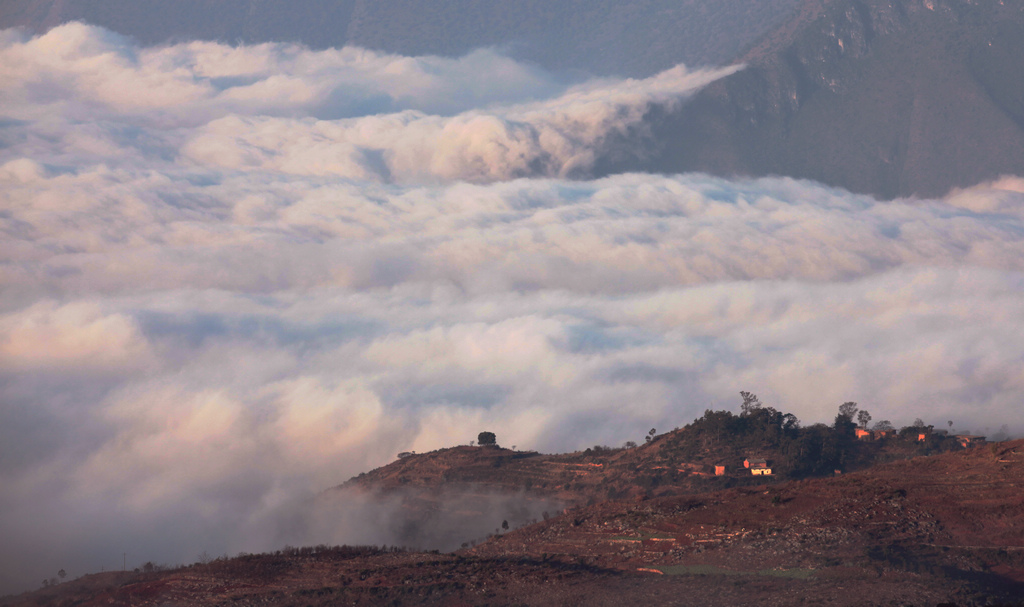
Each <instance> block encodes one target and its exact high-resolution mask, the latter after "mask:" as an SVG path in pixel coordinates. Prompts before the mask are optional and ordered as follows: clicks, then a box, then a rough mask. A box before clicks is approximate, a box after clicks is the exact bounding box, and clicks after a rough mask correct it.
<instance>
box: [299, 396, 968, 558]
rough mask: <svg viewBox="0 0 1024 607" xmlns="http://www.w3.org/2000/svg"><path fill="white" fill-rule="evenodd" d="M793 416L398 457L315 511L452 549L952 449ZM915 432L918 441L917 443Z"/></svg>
mask: <svg viewBox="0 0 1024 607" xmlns="http://www.w3.org/2000/svg"><path fill="white" fill-rule="evenodd" d="M794 421H795V418H793V417H792V416H789V415H785V414H783V413H780V412H778V411H776V410H774V409H772V408H770V407H764V408H757V409H753V410H751V411H748V412H745V413H743V414H741V415H734V414H732V413H729V412H726V411H708V412H706V413H705V415H704V416H703V417H701V418H699V419H697V420H695V421H694V422H693V423H691V424H689V425H687V426H686V427H684V428H680V429H676V430H673V431H671V432H667V433H664V434H661V435H651V436H650V440H649V441H648V442H647V443H646V444H643V445H640V446H632V447H623V448H619V449H611V448H608V447H602V446H595V447H593V448H589V449H587V450H585V451H579V452H575V453H564V454H541V453H537V452H532V451H529V452H522V451H513V450H510V449H504V448H501V447H498V446H484V447H479V446H478V447H473V446H458V447H451V448H446V449H439V450H436V451H432V452H430V453H422V454H411V455H409V454H405V456H404V457H401V458H399V459H398V460H396V461H394V462H392V463H390V464H388V465H386V466H382V467H381V468H377V469H375V470H371V471H369V472H366V473H363V474H360V475H359V476H357V477H355V478H353V479H350V480H349V481H347V482H346V483H344V484H342V485H340V486H338V487H336V488H334V489H332V490H329V491H326V492H324V493H323V494H322V495H321V496H320V498H318V504H317V509H318V511H320V512H325V513H330V512H338V511H339V510H350V509H351V508H352V507H353V506H352V504H353V503H357V504H360V506H359V507H361V508H369V509H371V510H373V511H380V512H387V513H388V516H387V517H386V520H385V519H383V518H379V517H376V518H375V519H374V520H375V524H377V525H378V526H380V527H381V528H382V529H383V532H384V533H385V537H387V538H388V542H389V543H395V544H399V545H404V546H412V547H416V548H439V549H442V550H453V549H456V548H459V547H460V546H461V547H466V546H468V545H472V544H474V543H476V542H478V541H482V540H484V539H485V538H486V537H488V536H489V535H493V534H494V533H498V532H499V529H498V527H499V525H502V524H503V523H504V524H507V525H510V526H511V527H512V528H516V527H520V526H523V525H527V524H530V523H534V522H537V521H538V520H541V519H546V518H548V517H549V516H550V515H553V514H555V513H558V512H561V511H562V510H564V509H565V508H570V507H578V506H589V505H594V504H599V503H601V502H605V501H609V500H611V501H623V502H633V501H636V500H644V499H651V498H661V497H670V496H688V495H699V494H706V493H709V492H713V491H718V490H723V489H728V488H742V487H757V486H762V485H770V486H774V485H777V484H779V483H782V482H785V481H787V480H794V479H804V478H811V477H815V476H833V475H834V473H835V471H836V470H840V471H841V472H850V471H854V470H860V469H866V468H869V467H871V466H873V465H876V464H879V463H884V462H888V461H895V460H905V459H908V458H911V457H915V456H921V455H926V454H931V453H939V452H943V451H947V450H958V449H960V448H961V447H960V445H959V444H958V443H957V441H956V440H955V439H953V438H952V437H943V436H940V435H939V434H933V433H931V432H930V429H929V428H927V427H926V428H923V429H921V430H920V431H918V429H917V428H908V429H907V430H906V431H904V432H903V434H902V436H897V435H895V434H892V435H891V436H890V437H889V438H886V439H883V440H872V441H860V440H856V439H855V438H854V425H853V424H852V423H851V422H843V423H840V425H839V426H838V427H830V426H824V425H822V424H817V425H813V426H810V427H806V428H800V427H798V426H797V425H796V424H795V423H794ZM920 432H925V433H926V434H927V440H925V441H919V440H917V439H918V435H919V434H920ZM755 456H756V457H758V458H763V459H765V460H766V461H767V463H768V465H769V466H770V467H771V469H772V474H771V475H770V476H755V475H753V474H752V471H751V470H750V469H748V468H746V467H745V465H744V460H745V459H747V458H748V457H750V458H755ZM716 467H724V470H722V469H720V470H716ZM328 516H329V514H328Z"/></svg>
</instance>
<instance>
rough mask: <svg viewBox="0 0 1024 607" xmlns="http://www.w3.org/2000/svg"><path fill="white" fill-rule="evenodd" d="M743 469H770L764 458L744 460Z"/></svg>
mask: <svg viewBox="0 0 1024 607" xmlns="http://www.w3.org/2000/svg"><path fill="white" fill-rule="evenodd" d="M743 467H744V468H755V467H760V468H767V467H768V460H766V459H765V458H763V457H748V458H747V459H745V460H743Z"/></svg>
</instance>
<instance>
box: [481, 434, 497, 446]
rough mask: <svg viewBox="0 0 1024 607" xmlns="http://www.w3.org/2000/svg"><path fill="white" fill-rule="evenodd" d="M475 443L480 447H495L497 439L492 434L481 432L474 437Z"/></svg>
mask: <svg viewBox="0 0 1024 607" xmlns="http://www.w3.org/2000/svg"><path fill="white" fill-rule="evenodd" d="M476 442H477V444H478V445H480V446H481V447H482V446H484V445H497V444H498V437H497V436H495V435H494V433H493V432H481V433H480V434H477V435H476Z"/></svg>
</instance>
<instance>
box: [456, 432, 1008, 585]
mask: <svg viewBox="0 0 1024 607" xmlns="http://www.w3.org/2000/svg"><path fill="white" fill-rule="evenodd" d="M472 553H473V554H476V555H480V556H491V557H493V556H498V555H512V554H516V555H524V554H525V555H530V556H537V555H543V554H547V555H549V556H552V555H554V556H556V557H557V558H564V559H573V558H576V559H579V558H583V559H585V562H587V563H588V564H594V565H597V566H600V567H602V568H609V569H622V570H627V571H642V570H655V571H660V572H662V573H665V574H670V575H684V576H699V577H709V578H714V577H721V578H729V579H733V580H747V581H749V582H750V583H754V582H755V580H756V581H757V583H762V584H766V583H768V582H767V581H765V580H764V579H762V578H776V577H780V578H782V579H786V580H788V581H787V584H784V586H786V587H787V588H791V587H793V588H795V587H799V588H802V590H801V591H800V593H801V596H808V595H807V593H810V594H811V595H820V596H822V597H828V598H827V600H828V602H829V603H830V604H842V603H844V602H845V599H844V595H843V593H842V592H839V591H838V589H841V588H842V587H846V585H847V584H854V583H856V584H858V587H863V588H865V589H870V591H868V590H865V592H867V594H864V593H861V592H860V591H858V594H857V597H856V598H855V600H852V601H851V602H850V604H857V603H860V604H864V603H868V604H870V603H873V602H876V601H877V602H885V601H888V600H895V599H898V600H900V601H908V602H909V603H910V604H927V603H928V602H930V601H938V602H941V601H942V600H949V599H956V600H958V601H980V604H984V601H985V600H988V599H989V598H991V599H993V600H995V601H998V602H1010V601H1014V600H1018V601H1019V600H1020V599H1022V598H1024V441H1015V442H1011V443H998V444H994V445H991V446H986V447H979V448H975V449H970V450H967V451H962V452H958V453H947V454H943V455H940V456H934V457H927V458H924V457H922V458H915V459H912V460H908V461H902V462H895V463H891V464H886V465H882V466H878V467H876V468H873V469H870V470H867V471H863V472H859V473H854V474H848V475H843V476H840V477H836V478H831V479H815V480H806V481H795V482H789V483H784V484H779V485H775V486H772V487H758V488H753V487H749V488H737V489H730V490H726V491H722V492H716V493H712V494H707V495H703V496H692V497H671V498H660V499H654V500H646V501H641V502H637V503H624V502H608V503H604V504H600V505H597V506H594V507H590V508H576V509H572V510H570V511H569V512H567V513H566V515H564V516H562V517H559V518H557V519H553V520H551V521H548V522H546V523H543V524H539V525H534V526H531V527H527V528H524V529H521V530H517V531H514V532H512V533H509V534H507V535H505V536H503V537H500V538H496V539H495V540H493V541H490V542H488V543H486V544H483V545H481V546H479V547H477V548H475V549H473V551H472ZM652 575H658V574H657V573H652ZM773 583H774V582H773ZM861 585H863V586H861ZM915 597H916V598H915Z"/></svg>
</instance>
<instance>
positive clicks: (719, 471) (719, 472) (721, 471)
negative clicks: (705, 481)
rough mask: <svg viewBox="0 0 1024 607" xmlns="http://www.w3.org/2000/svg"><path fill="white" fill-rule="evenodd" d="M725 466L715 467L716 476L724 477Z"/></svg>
mask: <svg viewBox="0 0 1024 607" xmlns="http://www.w3.org/2000/svg"><path fill="white" fill-rule="evenodd" d="M724 475H725V466H719V465H715V476H724Z"/></svg>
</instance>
